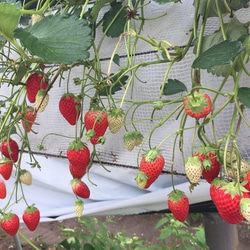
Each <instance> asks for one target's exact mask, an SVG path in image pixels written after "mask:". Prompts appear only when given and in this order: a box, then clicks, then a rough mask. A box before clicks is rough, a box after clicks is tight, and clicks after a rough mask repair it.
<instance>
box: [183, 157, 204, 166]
mask: <svg viewBox="0 0 250 250" xmlns="http://www.w3.org/2000/svg"><path fill="white" fill-rule="evenodd" d="M186 164H188V165H192V166H194V167H200V166H201V165H202V162H201V160H200V158H199V157H198V156H189V157H188V158H187V160H186Z"/></svg>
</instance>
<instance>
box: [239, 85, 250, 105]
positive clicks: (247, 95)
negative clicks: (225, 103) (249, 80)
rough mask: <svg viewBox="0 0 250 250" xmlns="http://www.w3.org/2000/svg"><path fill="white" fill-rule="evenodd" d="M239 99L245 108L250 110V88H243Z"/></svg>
mask: <svg viewBox="0 0 250 250" xmlns="http://www.w3.org/2000/svg"><path fill="white" fill-rule="evenodd" d="M238 97H239V100H240V102H241V103H242V104H244V106H245V107H247V108H250V88H247V87H241V88H239V90H238Z"/></svg>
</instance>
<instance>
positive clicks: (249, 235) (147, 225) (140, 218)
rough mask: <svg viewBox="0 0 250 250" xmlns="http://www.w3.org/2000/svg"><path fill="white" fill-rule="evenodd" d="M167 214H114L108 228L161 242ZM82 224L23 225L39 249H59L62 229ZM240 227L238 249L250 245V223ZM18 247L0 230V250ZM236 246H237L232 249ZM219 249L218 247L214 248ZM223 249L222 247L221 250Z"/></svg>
mask: <svg viewBox="0 0 250 250" xmlns="http://www.w3.org/2000/svg"><path fill="white" fill-rule="evenodd" d="M164 215H165V214H163V213H152V214H142V215H128V216H113V217H112V218H111V219H112V220H114V221H115V222H116V223H115V224H114V223H111V224H110V223H109V224H106V226H107V229H108V230H109V231H111V232H113V233H117V232H122V231H123V230H128V232H127V235H128V236H134V235H137V236H139V237H140V238H142V239H147V242H148V243H157V242H158V243H159V241H158V240H157V238H158V237H159V231H158V230H155V229H154V227H155V226H156V224H157V222H158V221H159V220H160V219H161V218H162V217H163V216H164ZM97 218H98V220H101V221H103V222H104V221H105V219H106V218H105V217H97ZM187 220H188V222H189V224H190V226H192V227H193V226H199V225H204V217H200V219H198V220H194V216H193V214H190V215H189V216H188V219H187ZM78 225H79V223H78V221H77V219H76V218H73V219H67V220H63V221H53V222H42V223H40V224H39V225H38V227H37V229H36V230H35V231H34V232H30V231H29V230H28V229H27V228H26V226H25V225H24V224H21V225H20V232H21V233H22V234H23V235H25V237H27V238H28V239H29V240H30V241H31V242H32V243H34V244H35V245H36V246H37V247H38V248H39V249H47V250H52V249H55V244H57V243H59V242H60V241H62V239H63V238H64V235H63V234H62V233H61V231H60V228H75V227H77V226H78ZM236 227H237V229H238V230H237V233H238V237H237V241H238V242H237V244H236V245H237V247H236V248H235V250H247V249H249V244H250V232H247V231H248V229H249V228H250V226H249V223H247V222H246V221H243V222H242V223H240V224H238V225H236ZM19 240H20V242H21V245H22V249H23V250H31V249H34V248H33V247H31V246H30V245H29V244H27V242H25V241H24V240H23V239H22V238H21V237H20V236H19ZM5 249H6V250H7V249H17V248H16V244H15V241H14V238H13V237H11V236H8V235H7V234H6V233H5V232H3V231H2V229H0V250H5ZM232 249H233V248H232ZM212 250H215V249H212ZM219 250H221V249H219Z"/></svg>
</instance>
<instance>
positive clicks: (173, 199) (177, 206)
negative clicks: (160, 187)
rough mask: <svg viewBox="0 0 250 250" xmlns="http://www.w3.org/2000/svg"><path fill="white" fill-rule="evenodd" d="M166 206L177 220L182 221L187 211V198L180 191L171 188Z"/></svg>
mask: <svg viewBox="0 0 250 250" xmlns="http://www.w3.org/2000/svg"><path fill="white" fill-rule="evenodd" d="M168 208H169V210H170V211H171V212H172V214H173V216H174V217H175V218H176V219H177V220H178V221H180V222H184V221H185V220H186V219H187V216H188V212H189V200H188V198H187V196H186V195H185V194H184V193H183V192H182V191H180V190H173V191H172V192H171V193H170V194H169V195H168Z"/></svg>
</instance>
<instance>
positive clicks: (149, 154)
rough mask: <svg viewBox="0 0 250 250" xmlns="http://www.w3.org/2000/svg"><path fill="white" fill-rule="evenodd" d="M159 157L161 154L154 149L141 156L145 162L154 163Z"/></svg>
mask: <svg viewBox="0 0 250 250" xmlns="http://www.w3.org/2000/svg"><path fill="white" fill-rule="evenodd" d="M159 155H161V153H160V152H159V150H158V149H156V148H153V149H150V150H148V151H147V152H146V153H145V154H143V156H145V161H146V162H154V161H155V159H156V158H157V157H158V156H159Z"/></svg>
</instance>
